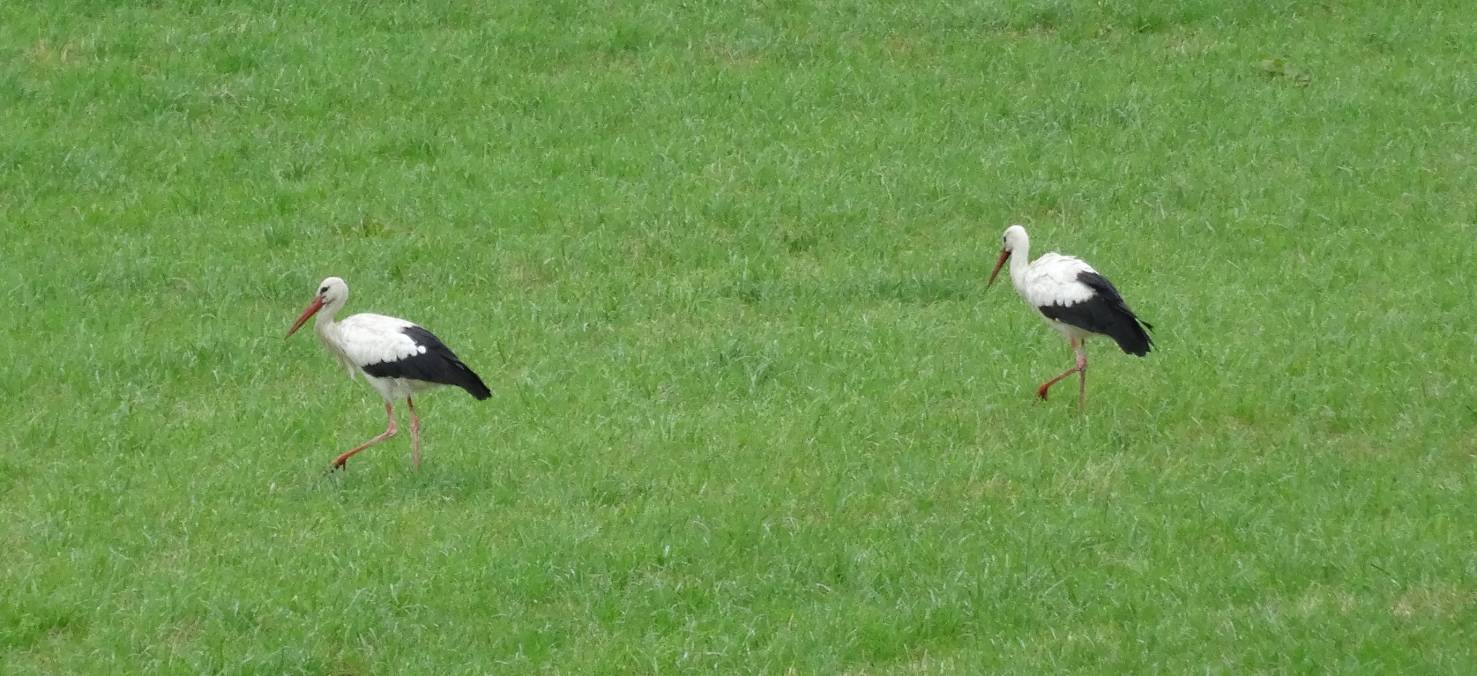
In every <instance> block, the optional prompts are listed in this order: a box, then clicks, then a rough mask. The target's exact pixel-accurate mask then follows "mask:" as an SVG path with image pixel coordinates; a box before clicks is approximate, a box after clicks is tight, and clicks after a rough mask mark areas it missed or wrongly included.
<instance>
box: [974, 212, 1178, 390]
mask: <svg viewBox="0 0 1477 676" xmlns="http://www.w3.org/2000/svg"><path fill="white" fill-rule="evenodd" d="M1004 240H1005V246H1004V248H1002V249H1001V250H1000V260H998V261H996V262H995V269H994V270H993V271H991V272H990V281H989V283H987V284H986V285H985V286H986V288H988V287H989V286H990V285H991V284H994V283H995V276H996V275H999V274H1000V268H1001V267H1002V266H1004V265H1005V261H1006V260H1010V282H1011V283H1012V284H1014V285H1015V290H1016V292H1017V293H1019V294H1021V298H1024V299H1026V302H1027V303H1030V304H1031V307H1033V308H1036V310H1037V311H1039V312H1040V313H1041V318H1042V319H1045V320H1046V323H1047V324H1050V325H1051V327H1052V328H1054V329H1056V330H1057V331H1060V332H1061V333H1062V336H1064V337H1065V338H1066V339H1067V342H1069V343H1071V345H1072V351H1073V352H1074V353H1075V354H1076V355H1077V365H1076V366H1073V367H1072V368H1069V369H1067V370H1066V371H1064V372H1062V374H1061V375H1059V376H1057V377H1055V378H1052V379H1051V380H1048V381H1046V382H1044V383H1042V384H1041V387H1039V388H1037V389H1036V396H1038V397H1041V398H1042V399H1043V400H1045V399H1046V391H1047V390H1048V389H1050V388H1051V386H1052V385H1055V384H1057V382H1058V381H1060V380H1061V379H1063V378H1066V377H1067V376H1069V375H1072V374H1073V373H1076V374H1077V375H1078V378H1079V379H1080V380H1081V384H1080V386H1079V388H1078V391H1077V406H1078V407H1079V408H1081V407H1083V406H1085V405H1086V403H1087V338H1088V337H1089V336H1107V337H1109V338H1112V339H1113V340H1114V341H1116V342H1117V343H1118V347H1121V348H1123V351H1124V352H1127V353H1128V354H1131V355H1135V356H1139V357H1142V356H1144V355H1146V354H1148V353H1149V348H1150V346H1152V345H1153V344H1154V341H1153V340H1152V339H1150V338H1149V333H1148V332H1147V331H1145V329H1152V328H1154V325H1153V324H1150V323H1148V322H1146V321H1143V320H1141V319H1139V318H1138V315H1135V314H1134V313H1133V310H1130V309H1128V304H1127V303H1124V302H1123V296H1120V295H1118V289H1116V288H1113V283H1112V282H1110V281H1108V279H1107V278H1106V277H1103V276H1102V275H1100V274H1098V272H1097V270H1094V269H1092V266H1091V265H1088V264H1087V263H1085V262H1083V261H1082V260H1081V259H1079V258H1074V257H1072V256H1063V255H1061V254H1059V253H1056V252H1051V253H1045V254H1042V255H1041V257H1040V258H1037V259H1036V260H1034V261H1033V260H1030V256H1031V238H1030V237H1029V236H1027V235H1026V229H1025V228H1023V227H1021V226H1019V225H1012V226H1010V227H1009V228H1006V229H1005V236H1004Z"/></svg>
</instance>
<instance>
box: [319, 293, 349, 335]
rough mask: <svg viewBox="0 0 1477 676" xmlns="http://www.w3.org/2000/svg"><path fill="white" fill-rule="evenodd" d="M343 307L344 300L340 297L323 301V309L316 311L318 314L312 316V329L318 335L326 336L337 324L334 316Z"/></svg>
mask: <svg viewBox="0 0 1477 676" xmlns="http://www.w3.org/2000/svg"><path fill="white" fill-rule="evenodd" d="M343 307H344V302H343V300H342V299H340V300H337V301H333V302H330V303H325V304H324V305H323V309H322V310H319V311H318V316H317V317H315V318H313V330H314V331H316V332H317V333H318V335H319V336H324V337H326V336H327V335H328V334H329V333H331V332H332V331H333V329H334V327H335V326H337V324H338V321H337V320H336V317H337V316H338V311H339V310H340V309H342V308H343Z"/></svg>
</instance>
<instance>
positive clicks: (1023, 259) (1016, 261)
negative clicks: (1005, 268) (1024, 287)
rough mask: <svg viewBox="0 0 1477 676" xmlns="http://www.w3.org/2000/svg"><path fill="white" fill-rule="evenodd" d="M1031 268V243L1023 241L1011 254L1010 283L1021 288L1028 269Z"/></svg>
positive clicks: (1026, 240)
mask: <svg viewBox="0 0 1477 676" xmlns="http://www.w3.org/2000/svg"><path fill="white" fill-rule="evenodd" d="M1029 267H1031V241H1030V240H1028V239H1022V241H1021V242H1020V243H1018V244H1016V246H1015V249H1014V250H1013V251H1011V252H1010V282H1011V283H1012V284H1015V288H1017V289H1019V288H1021V284H1022V283H1024V282H1025V279H1026V268H1029Z"/></svg>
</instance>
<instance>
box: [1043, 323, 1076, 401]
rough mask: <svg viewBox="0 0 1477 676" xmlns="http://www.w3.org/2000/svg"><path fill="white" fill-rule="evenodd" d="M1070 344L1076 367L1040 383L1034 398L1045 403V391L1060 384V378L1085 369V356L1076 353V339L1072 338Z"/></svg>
mask: <svg viewBox="0 0 1477 676" xmlns="http://www.w3.org/2000/svg"><path fill="white" fill-rule="evenodd" d="M1071 342H1072V351H1073V352H1076V353H1077V365H1076V366H1073V367H1072V368H1069V369H1067V370H1065V371H1062V374H1061V375H1059V376H1057V377H1055V378H1052V379H1051V380H1048V381H1046V382H1044V383H1041V387H1038V388H1036V396H1038V397H1041V400H1042V401H1046V391H1047V390H1049V389H1051V386H1052V385H1055V384H1057V383H1058V382H1061V380H1062V378H1065V377H1067V376H1070V375H1072V374H1073V373H1079V372H1081V371H1082V370H1083V369H1085V368H1087V354H1086V353H1083V352H1079V351H1078V347H1077V346H1078V343H1077V339H1076V338H1072V339H1071ZM1083 387H1086V385H1083ZM1084 391H1085V390H1084Z"/></svg>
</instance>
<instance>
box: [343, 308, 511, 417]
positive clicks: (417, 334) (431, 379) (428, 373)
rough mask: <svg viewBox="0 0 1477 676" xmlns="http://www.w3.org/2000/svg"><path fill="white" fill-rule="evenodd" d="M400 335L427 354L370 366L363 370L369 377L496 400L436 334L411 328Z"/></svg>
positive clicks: (419, 328)
mask: <svg viewBox="0 0 1477 676" xmlns="http://www.w3.org/2000/svg"><path fill="white" fill-rule="evenodd" d="M400 332H401V333H404V334H405V335H407V336H410V339H411V340H413V341H415V344H416V345H420V346H421V347H424V348H426V351H425V352H422V353H420V354H417V355H413V356H410V357H406V358H404V359H396V360H395V361H382V362H379V363H378V364H369V365H367V366H364V367H363V368H364V372H365V373H368V374H369V375H372V376H374V377H376V378H408V379H411V380H422V381H425V382H428V383H440V384H442V385H453V386H456V387H460V388H462V389H464V390H466V391H467V393H468V394H470V395H472V396H473V397H475V398H477V399H478V400H482V399H486V398H488V397H490V396H492V392H491V391H490V390H488V389H487V385H485V384H483V382H482V379H481V378H479V377H478V376H477V374H476V373H474V372H473V371H472V369H471V368H470V367H468V366H467V365H466V364H463V363H462V360H460V359H458V358H457V356H456V355H455V354H453V353H452V351H451V348H449V347H447V346H446V344H445V343H443V342H441V339H440V338H437V337H436V335H435V334H433V333H431V332H430V331H427V330H425V329H423V328H421V327H419V326H407V327H405V328H404V329H401V331H400Z"/></svg>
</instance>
